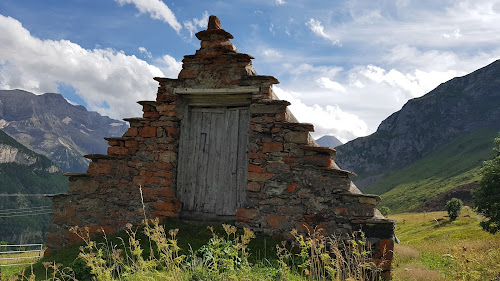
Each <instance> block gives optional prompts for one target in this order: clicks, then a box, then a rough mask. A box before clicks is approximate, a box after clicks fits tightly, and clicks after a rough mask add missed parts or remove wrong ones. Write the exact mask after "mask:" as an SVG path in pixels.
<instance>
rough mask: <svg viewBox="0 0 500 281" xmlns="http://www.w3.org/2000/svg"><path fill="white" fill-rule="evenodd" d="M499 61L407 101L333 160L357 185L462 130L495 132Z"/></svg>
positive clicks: (425, 152) (419, 155)
mask: <svg viewBox="0 0 500 281" xmlns="http://www.w3.org/2000/svg"><path fill="white" fill-rule="evenodd" d="M499 120H500V60H497V61H495V62H493V63H491V64H490V65H488V66H485V67H483V68H481V69H479V70H476V71H474V72H473V73H471V74H468V75H466V76H463V77H457V78H453V79H451V80H450V81H448V82H446V83H443V84H441V85H439V86H438V87H437V88H436V89H434V90H432V91H431V92H429V93H428V94H426V95H424V96H422V97H420V98H415V99H412V100H410V101H408V102H407V103H406V104H405V105H404V106H403V108H402V109H401V110H400V111H398V112H395V113H393V114H392V115H391V116H389V117H388V118H387V119H386V120H384V121H383V122H382V123H381V124H380V126H379V127H378V129H377V131H376V132H375V133H374V134H372V135H370V136H367V137H361V138H357V139H355V140H353V141H350V142H348V143H346V144H344V145H342V146H339V147H337V148H336V149H337V155H338V157H337V159H336V161H337V163H338V164H339V166H340V167H341V168H343V169H346V170H351V171H353V172H355V173H356V174H358V176H359V177H358V179H357V180H356V181H355V183H356V185H357V186H358V187H360V188H361V189H363V188H364V187H366V186H368V185H370V184H373V183H375V182H377V181H378V180H379V179H380V178H381V177H382V176H383V175H384V174H387V173H388V172H390V171H393V170H397V169H401V168H404V167H406V166H408V165H409V164H411V163H413V162H415V161H417V160H419V159H421V158H422V157H425V156H426V155H428V154H430V153H432V152H433V151H434V150H436V149H437V148H439V147H440V146H442V145H444V144H446V143H448V142H450V141H452V140H453V139H455V138H457V137H458V136H460V135H462V134H464V133H470V132H473V131H475V130H478V129H483V128H489V129H496V130H500V122H499Z"/></svg>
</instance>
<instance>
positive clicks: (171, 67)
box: [155, 55, 182, 78]
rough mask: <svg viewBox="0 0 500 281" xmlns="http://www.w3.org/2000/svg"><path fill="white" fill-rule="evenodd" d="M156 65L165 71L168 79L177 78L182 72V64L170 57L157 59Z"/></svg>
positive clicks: (165, 56)
mask: <svg viewBox="0 0 500 281" xmlns="http://www.w3.org/2000/svg"><path fill="white" fill-rule="evenodd" d="M155 63H156V65H157V66H158V67H159V68H160V69H161V71H163V74H164V76H165V77H168V78H177V76H178V75H179V72H180V71H181V70H182V62H180V61H177V60H176V59H175V58H174V57H172V56H169V55H164V56H163V57H161V58H157V59H155Z"/></svg>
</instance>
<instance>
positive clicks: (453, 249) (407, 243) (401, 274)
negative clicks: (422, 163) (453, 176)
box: [389, 207, 500, 281]
mask: <svg viewBox="0 0 500 281" xmlns="http://www.w3.org/2000/svg"><path fill="white" fill-rule="evenodd" d="M446 215H447V214H446V212H430V213H404V214H397V215H392V216H389V218H391V219H395V220H397V221H398V223H397V226H396V235H397V237H398V238H399V239H400V240H401V244H399V245H397V246H396V248H395V256H396V262H395V266H394V280H431V281H432V280H478V281H479V280H497V279H495V278H500V234H497V235H492V234H489V233H487V232H484V231H482V230H481V228H480V227H479V225H478V223H479V221H480V219H481V218H480V217H479V216H478V215H477V214H475V213H474V212H473V211H472V210H470V208H468V207H465V208H464V209H463V210H462V214H461V216H460V217H459V218H458V219H457V220H456V221H453V222H450V221H449V218H448V217H447V216H446Z"/></svg>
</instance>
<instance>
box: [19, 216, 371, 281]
mask: <svg viewBox="0 0 500 281" xmlns="http://www.w3.org/2000/svg"><path fill="white" fill-rule="evenodd" d="M222 228H223V234H222V235H218V234H217V233H216V230H215V229H214V228H213V227H211V226H209V227H208V230H209V233H210V235H211V238H210V239H209V240H208V243H205V244H204V245H202V246H201V247H199V248H198V249H197V250H193V249H192V247H189V251H187V252H186V251H182V249H181V248H180V247H179V243H178V240H180V237H178V236H177V235H178V233H179V230H178V229H170V230H168V231H166V230H165V227H164V225H162V224H159V221H158V220H153V221H152V222H149V223H147V224H146V225H145V226H144V227H143V228H142V229H141V230H140V232H139V231H138V230H134V229H133V227H132V226H131V225H130V226H128V229H127V230H126V239H124V238H122V237H120V236H116V237H114V238H111V237H109V238H108V237H106V236H104V238H103V239H104V240H101V242H100V243H99V242H96V241H93V240H90V239H89V235H88V229H78V228H73V229H72V231H73V232H74V233H75V234H77V235H79V236H80V237H81V238H82V240H83V241H84V244H82V245H81V246H80V247H79V254H78V259H76V260H75V261H74V262H72V263H71V264H70V266H71V267H67V266H65V265H63V264H58V260H59V261H61V259H62V256H56V255H53V256H48V257H46V258H44V261H43V262H42V263H41V264H37V265H35V266H34V267H33V269H32V270H28V271H25V273H24V274H22V275H20V276H18V277H16V276H13V277H12V280H18V279H21V280H35V278H36V279H38V280H40V278H41V279H43V280H77V279H78V280H89V279H95V280H103V281H104V280H378V278H377V275H378V273H379V272H380V271H381V270H380V268H379V267H378V266H376V265H375V264H374V263H373V262H372V259H371V253H370V251H369V249H368V244H367V243H366V241H365V238H364V236H363V234H362V233H358V234H355V235H353V236H352V237H350V238H349V239H347V240H343V239H340V238H336V237H324V236H323V235H321V234H320V233H316V232H314V231H312V232H311V233H310V234H309V235H306V236H304V235H300V234H298V233H297V232H292V233H291V234H292V236H293V237H294V239H295V242H296V243H295V246H292V245H291V244H290V243H286V242H281V243H277V244H276V243H273V244H271V245H273V246H272V248H274V250H273V253H274V255H272V256H270V257H269V259H268V258H261V259H256V258H255V256H254V255H251V253H250V251H249V248H248V246H249V244H250V241H251V240H252V239H254V238H255V235H254V233H253V232H252V231H250V230H249V229H244V230H243V231H239V232H238V231H237V229H236V227H234V226H231V225H228V224H223V225H222ZM141 233H142V234H143V235H141ZM144 235H145V237H144ZM141 238H142V239H141ZM144 238H146V239H144ZM264 239H265V238H264ZM255 240H258V239H255ZM265 241H266V240H264V243H265ZM116 242H118V243H116ZM144 242H146V243H144ZM148 245H149V247H148ZM264 245H265V244H264ZM264 250H265V248H264ZM70 251H71V249H64V250H61V251H58V253H57V255H66V259H67V258H70V257H69V256H71V255H73V254H74V253H71V252H70ZM254 253H255V252H254ZM264 253H265V251H264ZM68 255H69V256H68ZM252 256H253V259H251V257H252ZM54 259H55V260H56V261H53V260H54ZM71 259H74V256H73V257H71ZM251 260H254V261H251ZM40 265H42V266H43V267H44V268H43V271H40ZM16 278H17V279H16Z"/></svg>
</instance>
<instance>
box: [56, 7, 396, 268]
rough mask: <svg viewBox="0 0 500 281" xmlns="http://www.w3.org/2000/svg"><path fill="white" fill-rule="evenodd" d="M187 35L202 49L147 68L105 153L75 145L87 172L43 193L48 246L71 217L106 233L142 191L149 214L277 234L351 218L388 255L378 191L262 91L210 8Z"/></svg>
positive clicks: (261, 81) (336, 229)
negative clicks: (123, 127) (146, 92)
mask: <svg viewBox="0 0 500 281" xmlns="http://www.w3.org/2000/svg"><path fill="white" fill-rule="evenodd" d="M196 37H197V38H198V39H200V40H201V48H200V49H199V50H197V51H196V54H194V55H188V56H185V57H184V60H183V67H182V71H181V72H180V73H179V76H178V78H177V79H169V78H154V79H155V80H156V81H158V83H159V87H158V93H157V97H156V101H139V102H138V103H139V104H141V105H142V106H143V112H144V113H143V116H142V117H141V118H128V119H125V120H126V121H128V122H129V123H130V129H129V130H128V131H127V132H126V133H125V134H124V135H123V136H122V137H114V138H106V140H107V141H108V142H109V148H108V153H107V155H95V154H92V155H86V156H85V157H86V158H88V159H90V160H91V163H90V164H89V168H88V170H87V172H86V173H84V174H67V175H68V176H69V189H68V193H67V194H61V195H57V196H54V197H53V198H52V226H51V229H50V234H49V235H48V238H47V246H48V247H49V248H53V249H54V248H60V247H64V246H66V245H68V244H70V243H74V242H75V241H78V238H77V237H76V236H75V235H74V234H71V233H69V232H68V229H69V228H70V227H71V226H88V227H89V228H90V231H91V232H96V231H97V230H98V229H100V228H102V229H104V230H105V231H106V233H112V232H115V231H118V230H121V229H123V227H124V225H125V224H127V223H132V224H137V225H138V224H140V223H141V221H142V220H143V219H144V216H143V205H142V202H141V196H142V197H143V201H144V205H145V210H146V214H147V216H148V217H149V218H154V217H159V218H166V217H180V218H185V219H193V218H194V219H198V220H200V219H201V220H208V221H212V220H234V221H236V223H237V224H239V225H244V226H247V227H250V228H252V229H253V230H255V231H260V232H265V233H268V234H282V235H285V236H286V235H288V234H289V231H290V230H292V229H297V230H299V231H306V228H315V227H316V228H317V229H323V230H324V231H325V232H326V233H328V234H332V233H337V234H338V233H343V234H346V233H351V232H352V231H354V230H358V229H362V230H363V231H364V232H365V234H366V236H367V237H368V239H369V241H370V242H371V243H372V244H373V245H374V246H375V251H376V258H377V259H379V260H380V259H388V260H392V248H393V238H394V222H393V221H391V220H387V219H385V218H384V217H383V216H381V215H380V214H379V213H378V211H377V210H376V208H375V205H376V204H377V202H378V201H379V200H380V198H379V197H378V196H376V195H368V194H362V193H361V192H360V191H359V190H358V189H357V188H356V187H355V186H354V185H353V183H352V182H351V181H350V179H349V177H350V176H351V175H353V174H352V173H351V172H349V171H344V170H342V169H340V168H339V167H338V166H337V165H336V164H335V162H334V160H333V157H334V156H335V150H334V149H331V148H327V147H319V146H318V145H317V144H316V143H315V141H314V140H313V139H312V138H311V136H310V134H309V132H311V131H313V130H314V128H313V125H311V124H305V123H299V122H297V120H296V119H295V118H294V117H293V115H292V114H291V113H290V111H289V110H288V109H287V106H288V105H290V103H289V102H287V101H283V100H279V99H278V98H277V97H276V95H275V94H274V93H273V90H272V85H273V84H277V83H278V80H276V78H274V77H272V76H263V75H257V73H256V72H255V70H254V68H253V67H252V61H251V59H253V57H252V56H250V55H247V54H242V53H239V52H238V51H237V49H236V47H235V46H234V45H233V44H232V43H231V42H230V41H229V39H232V38H233V36H232V35H231V34H230V33H228V32H226V31H225V30H224V29H221V26H220V21H219V20H218V19H217V18H216V17H215V16H211V17H210V20H209V24H208V29H207V30H204V31H201V32H199V33H197V34H196ZM140 187H141V190H140ZM141 192H142V194H141ZM384 250H385V252H384ZM385 269H386V270H389V269H390V263H386V266H385Z"/></svg>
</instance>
